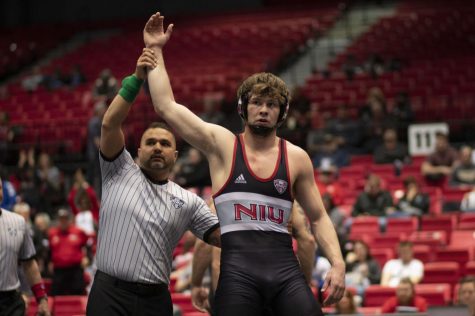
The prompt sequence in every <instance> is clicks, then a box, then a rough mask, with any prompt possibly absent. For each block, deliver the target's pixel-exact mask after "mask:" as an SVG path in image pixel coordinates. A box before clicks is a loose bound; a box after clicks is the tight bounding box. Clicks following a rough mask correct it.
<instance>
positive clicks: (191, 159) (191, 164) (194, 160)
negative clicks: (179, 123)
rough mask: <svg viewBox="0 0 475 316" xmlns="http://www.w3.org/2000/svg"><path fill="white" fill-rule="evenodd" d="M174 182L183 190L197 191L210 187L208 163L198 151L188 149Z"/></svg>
mask: <svg viewBox="0 0 475 316" xmlns="http://www.w3.org/2000/svg"><path fill="white" fill-rule="evenodd" d="M175 181H176V183H178V184H179V185H181V186H182V187H184V188H191V187H196V188H198V189H199V191H201V190H202V189H203V188H204V187H206V186H210V185H211V178H210V176H209V166H208V161H206V159H204V157H203V155H202V154H201V152H200V151H199V150H197V149H196V148H193V147H191V148H190V149H188V155H187V157H186V158H185V160H184V161H183V162H182V163H181V164H180V167H179V170H178V172H177V174H176V179H175Z"/></svg>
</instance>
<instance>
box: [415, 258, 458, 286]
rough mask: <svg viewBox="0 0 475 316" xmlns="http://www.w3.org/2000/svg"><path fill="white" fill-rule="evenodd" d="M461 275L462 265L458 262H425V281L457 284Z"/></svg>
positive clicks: (423, 280)
mask: <svg viewBox="0 0 475 316" xmlns="http://www.w3.org/2000/svg"><path fill="white" fill-rule="evenodd" d="M459 277H460V265H459V263H457V262H429V263H426V264H424V278H423V279H422V282H423V283H449V284H452V285H454V284H456V283H457V282H458V280H459Z"/></svg>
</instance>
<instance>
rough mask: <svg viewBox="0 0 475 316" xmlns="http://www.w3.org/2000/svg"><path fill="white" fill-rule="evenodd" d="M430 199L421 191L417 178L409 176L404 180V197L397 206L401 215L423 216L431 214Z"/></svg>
mask: <svg viewBox="0 0 475 316" xmlns="http://www.w3.org/2000/svg"><path fill="white" fill-rule="evenodd" d="M429 205H430V198H429V195H428V194H427V193H423V192H421V190H420V187H419V183H418V182H417V180H416V178H414V177H413V176H409V177H407V178H405V179H404V195H403V196H402V197H401V198H400V199H399V202H398V204H397V209H398V211H399V212H398V213H400V214H401V215H406V216H411V215H417V216H421V215H423V214H427V213H429Z"/></svg>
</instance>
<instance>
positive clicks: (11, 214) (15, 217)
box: [1, 208, 26, 225]
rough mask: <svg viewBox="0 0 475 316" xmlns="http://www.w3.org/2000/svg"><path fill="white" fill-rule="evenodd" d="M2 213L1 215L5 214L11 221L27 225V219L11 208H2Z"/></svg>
mask: <svg viewBox="0 0 475 316" xmlns="http://www.w3.org/2000/svg"><path fill="white" fill-rule="evenodd" d="M1 214H2V215H1V216H4V217H5V218H7V219H8V220H9V221H13V222H14V223H16V224H19V225H26V221H25V219H24V218H23V216H21V215H19V214H17V213H15V212H11V211H9V210H6V209H4V208H2V213H1Z"/></svg>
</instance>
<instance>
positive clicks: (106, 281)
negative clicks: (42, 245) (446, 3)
mask: <svg viewBox="0 0 475 316" xmlns="http://www.w3.org/2000/svg"><path fill="white" fill-rule="evenodd" d="M156 65H157V62H156V59H155V57H154V55H153V52H152V51H151V50H150V49H144V50H143V52H142V55H141V56H140V58H139V59H138V62H137V67H136V70H135V74H134V75H132V76H129V77H126V78H125V79H124V80H123V81H122V88H121V90H120V91H119V94H118V95H117V96H116V97H115V98H114V100H113V101H112V103H111V105H110V106H109V108H108V110H107V112H106V114H105V115H104V119H103V122H102V131H101V141H100V163H101V173H102V188H103V189H102V192H103V195H102V205H101V210H100V218H99V233H98V246H97V254H96V262H97V268H98V270H97V273H96V275H95V278H94V283H93V285H92V289H91V292H90V295H89V300H88V305H87V315H90V316H93V315H97V316H99V315H100V316H107V315H158V316H168V315H170V316H171V315H172V313H173V308H172V301H171V296H170V293H169V291H168V283H169V278H170V270H171V260H172V253H173V249H174V248H175V246H176V245H177V243H178V241H179V240H180V239H181V237H182V235H183V233H184V232H185V231H187V230H191V231H192V232H193V233H194V234H195V235H196V236H197V237H199V238H200V239H203V240H204V241H206V242H208V243H210V244H213V245H216V246H219V243H220V242H219V240H220V238H219V234H220V232H219V229H218V226H219V225H218V219H217V217H216V216H215V215H213V214H212V213H211V211H210V209H209V208H208V206H207V205H206V203H205V202H204V201H203V200H201V199H200V198H198V196H196V195H195V194H193V193H191V192H189V191H187V190H184V189H183V188H181V187H180V186H178V185H177V184H176V183H174V182H172V181H169V180H168V177H169V175H170V172H171V170H172V168H173V166H174V164H175V161H176V158H177V151H176V141H175V137H174V135H173V133H172V132H171V131H170V129H169V127H168V126H167V125H165V124H163V123H152V125H150V126H149V127H148V128H147V129H146V130H145V132H144V133H143V135H142V138H141V141H140V147H139V149H138V160H137V163H135V162H134V160H133V159H132V157H131V155H130V154H129V152H128V151H127V150H126V149H125V148H124V134H123V132H122V129H121V125H122V122H123V121H124V120H125V118H126V117H127V114H128V112H129V110H130V108H131V106H132V103H133V101H134V99H135V97H136V96H137V94H138V92H139V91H140V87H141V84H142V82H143V80H144V78H145V76H146V73H145V69H146V67H150V68H154V67H155V66H156Z"/></svg>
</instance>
